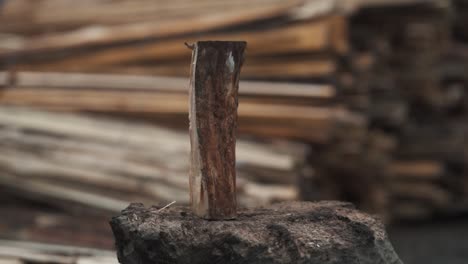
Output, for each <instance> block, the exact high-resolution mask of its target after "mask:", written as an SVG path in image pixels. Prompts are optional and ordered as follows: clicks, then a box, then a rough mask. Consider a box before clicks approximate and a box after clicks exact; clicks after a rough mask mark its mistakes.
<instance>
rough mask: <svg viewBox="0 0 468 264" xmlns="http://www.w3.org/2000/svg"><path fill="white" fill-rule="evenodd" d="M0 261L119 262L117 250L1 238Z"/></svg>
mask: <svg viewBox="0 0 468 264" xmlns="http://www.w3.org/2000/svg"><path fill="white" fill-rule="evenodd" d="M0 263H2V264H26V263H56V264H101V263H102V264H117V263H118V261H117V258H116V257H115V252H113V251H109V250H98V249H93V248H85V247H72V246H62V245H55V244H45V243H32V242H21V241H14V240H0Z"/></svg>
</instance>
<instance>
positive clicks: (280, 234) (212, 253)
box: [111, 201, 402, 264]
mask: <svg viewBox="0 0 468 264" xmlns="http://www.w3.org/2000/svg"><path fill="white" fill-rule="evenodd" d="M111 227H112V230H113V232H114V236H115V238H116V246H117V252H118V253H117V254H118V258H119V261H120V263H122V264H137V263H138V264H149V263H179V264H185V263H190V264H198V263H227V264H229V263H284V264H287V263H347V264H354V263H360V264H368V263H369V264H370V263H372V264H375V263H380V264H390V263H391V264H400V263H402V262H401V261H400V259H399V258H398V256H397V255H396V253H395V252H394V250H393V247H392V245H391V244H390V242H389V240H388V238H387V235H386V233H385V231H384V227H383V225H382V223H380V222H379V221H377V220H375V219H373V218H372V217H370V216H368V215H366V214H364V213H361V212H359V211H357V210H355V209H354V208H353V206H352V205H351V204H348V203H343V202H330V201H327V202H318V203H311V202H290V203H281V204H276V205H274V206H272V207H269V208H260V209H252V210H240V211H239V214H238V217H237V219H236V220H235V221H204V220H203V219H200V218H198V217H196V216H195V215H193V214H192V213H191V212H190V211H189V209H188V208H181V207H172V208H168V209H165V210H162V211H160V210H159V208H154V207H153V208H148V209H147V208H144V207H143V206H142V205H139V204H132V205H130V206H129V207H128V208H127V209H125V210H124V211H122V214H121V215H119V216H117V217H114V218H113V219H112V221H111Z"/></svg>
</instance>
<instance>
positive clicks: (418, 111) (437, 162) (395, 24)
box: [322, 1, 468, 219]
mask: <svg viewBox="0 0 468 264" xmlns="http://www.w3.org/2000/svg"><path fill="white" fill-rule="evenodd" d="M447 4H448V3H447V2H441V1H439V2H436V3H424V4H414V5H410V6H398V7H380V8H368V9H363V10H361V11H360V12H358V13H356V14H355V15H353V16H352V17H351V18H350V26H349V28H350V36H349V37H350V43H351V44H350V46H351V48H350V49H351V52H350V54H349V55H348V56H347V57H345V58H344V59H343V64H342V73H341V74H339V75H338V76H340V77H339V78H340V79H339V85H338V87H339V89H338V90H339V91H338V94H340V95H341V96H343V102H344V103H345V104H346V105H348V107H349V109H352V110H354V111H357V112H360V113H363V114H365V115H366V116H367V120H368V121H369V132H368V133H372V131H378V132H379V133H380V134H381V135H382V138H383V139H384V138H386V139H387V140H386V141H385V140H380V142H381V143H378V141H377V145H381V146H384V145H385V144H383V143H384V142H387V147H388V148H387V150H388V151H389V152H388V153H390V156H387V157H385V156H384V157H382V158H380V157H379V155H380V156H381V154H382V153H383V152H382V151H377V152H374V151H373V147H372V145H374V146H375V143H376V141H375V138H372V137H368V139H369V141H368V142H369V143H368V147H367V149H366V150H365V151H364V153H361V154H360V155H359V157H360V158H361V159H362V157H363V156H364V157H365V156H368V155H369V154H370V155H371V156H370V158H371V159H374V161H375V162H373V163H372V165H374V167H369V166H368V167H367V168H366V169H364V171H361V172H360V170H359V169H358V168H354V169H352V170H350V172H348V173H343V171H339V172H338V173H336V174H335V175H336V176H334V177H332V178H334V180H332V181H333V182H334V184H335V185H336V184H337V182H340V181H343V178H345V179H344V181H345V182H350V181H355V180H356V178H353V179H352V180H350V179H349V178H348V177H349V174H351V175H353V174H352V173H355V174H359V175H360V176H359V177H361V178H362V179H361V180H360V181H358V182H359V184H360V185H361V186H358V187H357V190H356V184H354V185H353V184H350V185H349V186H348V187H345V188H344V190H343V186H340V187H341V188H342V190H341V191H340V192H339V195H341V197H343V196H344V198H348V199H351V200H355V201H358V203H361V204H364V205H367V203H369V202H371V208H375V209H377V210H378V209H381V208H382V205H385V207H384V208H386V209H385V210H384V211H385V212H386V213H387V214H388V215H389V216H391V217H393V218H405V219H408V218H418V219H422V218H426V217H430V216H431V215H433V214H434V213H457V212H459V211H460V210H464V211H466V210H467V209H468V207H467V203H466V201H467V199H468V184H467V183H468V175H467V174H466V169H467V165H468V163H467V161H466V151H467V148H466V147H467V140H466V135H467V134H468V126H467V125H466V124H467V121H468V113H467V108H466V102H467V98H468V97H467V93H466V91H467V86H466V85H467V83H468V75H467V74H466V72H467V68H468V60H467V57H466V55H465V54H466V52H465V51H463V48H461V47H459V48H457V45H455V44H454V42H455V41H454V39H453V36H452V34H451V25H452V24H451V23H452V18H451V16H450V14H451V13H450V8H449V7H450V6H449V5H447ZM364 160H365V161H369V159H364ZM322 163H323V164H327V161H325V162H323V160H322ZM361 164H366V163H361ZM332 165H338V164H336V163H335V164H332ZM342 167H344V168H346V166H342ZM325 169H329V168H328V166H325ZM361 170H362V167H361ZM324 177H328V178H330V176H329V175H325V176H324ZM376 177H378V179H375V178H376ZM368 191H371V192H370V193H371V196H370V197H373V195H372V193H374V192H376V191H380V195H377V197H379V198H381V199H375V198H374V199H372V198H371V199H368V198H369V197H366V198H364V199H363V196H367V195H368ZM339 195H338V196H339Z"/></svg>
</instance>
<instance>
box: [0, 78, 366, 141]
mask: <svg viewBox="0 0 468 264" xmlns="http://www.w3.org/2000/svg"><path fill="white" fill-rule="evenodd" d="M239 86H240V88H239V89H240V92H239V93H240V94H239V96H240V98H239V100H240V107H239V129H240V132H241V133H248V134H251V135H256V136H263V137H281V138H292V139H300V140H302V141H307V142H315V143H324V142H326V141H327V140H328V138H329V135H330V134H331V131H332V130H333V129H334V127H335V126H336V125H337V123H350V124H353V123H356V122H358V121H355V120H356V119H357V117H355V116H354V115H353V114H351V113H349V112H348V111H346V110H345V109H343V108H342V107H339V106H338V105H337V104H336V103H335V101H336V92H335V88H334V87H333V86H332V85H330V84H294V83H283V82H260V81H242V82H241V83H240V85H239ZM0 87H3V88H2V89H1V91H0V94H1V96H0V103H1V104H3V105H16V106H22V105H23V106H35V107H41V108H44V109H48V110H55V111H91V112H98V113H106V114H113V115H126V116H131V117H133V118H141V119H147V120H148V119H149V120H152V121H157V122H158V123H160V124H165V125H167V126H170V127H174V128H181V129H184V130H186V129H187V127H188V118H187V116H188V101H189V100H188V78H187V77H186V78H177V77H156V76H141V75H125V76H122V75H115V74H77V73H37V72H12V73H10V72H0Z"/></svg>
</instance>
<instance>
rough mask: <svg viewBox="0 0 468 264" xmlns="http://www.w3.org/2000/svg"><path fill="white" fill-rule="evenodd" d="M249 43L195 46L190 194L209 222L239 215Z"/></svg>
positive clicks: (207, 42) (203, 42)
mask: <svg viewBox="0 0 468 264" xmlns="http://www.w3.org/2000/svg"><path fill="white" fill-rule="evenodd" d="M245 47H246V42H229V41H199V42H197V43H195V44H194V47H193V54H192V69H191V78H190V86H191V88H190V112H189V119H190V143H191V168H190V195H191V204H192V209H193V211H194V213H195V214H196V215H198V216H199V217H203V218H207V219H219V220H221V219H232V218H235V216H236V188H235V186H236V171H235V162H236V157H235V148H236V129H237V106H238V96H237V94H238V88H239V74H240V68H241V66H242V63H243V58H244V50H245Z"/></svg>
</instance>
